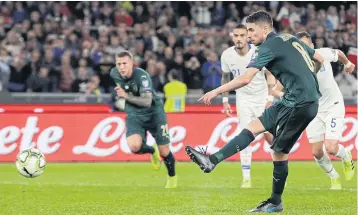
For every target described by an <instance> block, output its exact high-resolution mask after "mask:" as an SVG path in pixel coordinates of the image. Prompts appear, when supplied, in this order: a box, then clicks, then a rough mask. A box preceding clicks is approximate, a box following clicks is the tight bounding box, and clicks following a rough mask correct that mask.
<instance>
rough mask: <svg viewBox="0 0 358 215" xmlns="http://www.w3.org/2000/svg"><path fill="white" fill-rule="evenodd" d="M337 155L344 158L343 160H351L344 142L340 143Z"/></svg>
mask: <svg viewBox="0 0 358 215" xmlns="http://www.w3.org/2000/svg"><path fill="white" fill-rule="evenodd" d="M335 156H336V157H337V158H340V159H342V161H347V160H349V157H348V154H347V152H346V150H345V148H344V146H343V145H342V144H338V152H337V154H336V155H335Z"/></svg>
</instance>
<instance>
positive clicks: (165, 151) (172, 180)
mask: <svg viewBox="0 0 358 215" xmlns="http://www.w3.org/2000/svg"><path fill="white" fill-rule="evenodd" d="M159 152H160V156H161V157H162V158H163V160H164V164H165V166H166V167H167V170H168V177H167V183H166V185H165V188H176V187H177V181H178V177H177V175H176V173H175V158H174V156H173V154H172V152H171V151H170V149H169V144H165V145H159Z"/></svg>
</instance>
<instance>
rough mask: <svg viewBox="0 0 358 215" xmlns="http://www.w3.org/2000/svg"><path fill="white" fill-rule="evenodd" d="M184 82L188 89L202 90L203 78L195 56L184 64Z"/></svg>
mask: <svg viewBox="0 0 358 215" xmlns="http://www.w3.org/2000/svg"><path fill="white" fill-rule="evenodd" d="M184 82H185V83H187V85H188V89H195V90H197V89H202V86H203V76H202V74H201V72H200V62H199V60H198V58H196V57H195V56H194V57H191V58H190V60H189V61H186V63H185V72H184Z"/></svg>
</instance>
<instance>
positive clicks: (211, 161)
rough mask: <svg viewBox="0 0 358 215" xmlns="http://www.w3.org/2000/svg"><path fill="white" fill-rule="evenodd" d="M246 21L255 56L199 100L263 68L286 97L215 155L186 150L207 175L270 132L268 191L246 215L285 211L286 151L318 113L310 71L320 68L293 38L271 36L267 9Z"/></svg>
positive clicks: (320, 60)
mask: <svg viewBox="0 0 358 215" xmlns="http://www.w3.org/2000/svg"><path fill="white" fill-rule="evenodd" d="M246 22H247V30H248V38H249V39H250V40H251V42H252V43H253V44H254V45H260V46H259V47H258V48H257V52H258V53H257V56H256V57H255V58H254V59H253V60H252V61H251V62H250V64H249V65H248V66H247V69H246V72H245V73H244V74H243V75H241V76H238V77H236V78H235V79H234V80H232V81H230V82H229V83H227V84H225V85H222V86H221V87H219V88H217V89H215V90H212V91H210V92H208V93H206V94H205V95H204V96H203V97H202V98H200V101H203V102H204V103H205V104H210V101H211V99H213V98H214V97H216V96H217V95H219V94H222V93H225V92H228V91H230V90H233V89H237V88H241V87H243V86H245V85H247V84H249V83H250V82H251V81H252V79H253V78H254V77H255V75H256V74H257V73H258V72H259V71H260V70H261V69H262V68H263V67H266V68H267V69H268V70H269V71H271V73H272V74H273V76H275V78H276V79H278V80H279V81H280V82H281V83H282V84H283V86H284V88H285V94H284V95H283V97H282V99H281V100H280V101H279V102H276V103H274V104H273V105H272V106H270V107H269V108H268V109H266V110H265V111H264V113H263V114H262V115H261V116H260V117H259V118H258V119H255V120H253V121H251V122H250V123H249V125H248V127H247V129H243V130H242V132H241V133H240V134H239V135H237V136H236V137H234V138H233V139H232V140H230V141H229V143H228V144H226V145H225V146H224V147H223V148H222V149H220V150H219V151H218V152H216V153H214V154H212V155H206V154H203V153H201V152H199V151H197V150H195V149H193V148H191V147H190V146H186V148H185V150H186V152H187V154H188V155H189V157H190V158H191V159H192V160H193V161H194V162H195V163H197V164H198V165H199V166H200V168H201V169H202V170H203V171H204V172H206V173H209V172H211V171H212V170H213V169H214V168H215V167H216V165H217V164H218V163H220V162H221V161H223V160H225V159H226V158H228V157H230V156H232V155H234V154H236V153H237V152H239V151H241V150H243V149H245V148H246V147H247V146H248V145H249V144H250V143H251V142H252V141H253V140H254V139H255V137H256V136H257V135H259V134H261V133H262V132H265V131H269V132H270V133H271V134H273V136H274V138H273V143H272V146H271V148H272V149H273V150H274V152H273V155H272V157H273V165H274V169H273V180H272V183H273V185H272V193H271V196H270V197H269V198H268V199H267V200H265V201H263V202H261V203H260V204H259V205H258V206H257V207H256V208H254V209H252V210H250V212H280V211H282V210H283V204H282V200H281V196H282V193H283V190H284V186H285V182H286V178H287V175H288V161H287V159H288V153H289V152H290V150H291V148H292V147H293V145H294V144H295V143H296V141H297V139H298V138H299V137H300V135H301V133H302V132H303V131H304V129H305V128H306V127H307V125H308V124H309V123H310V122H311V121H312V120H313V119H314V118H315V116H316V114H317V111H318V99H319V97H320V96H321V94H320V92H319V90H318V84H317V79H316V75H315V74H314V72H317V71H318V70H319V69H320V68H321V66H322V63H323V58H322V56H321V55H319V54H318V53H316V52H315V50H314V49H312V48H310V47H309V46H307V45H306V44H304V43H302V42H301V41H300V40H298V39H297V38H296V37H294V36H292V35H290V34H282V35H277V34H275V33H274V32H273V30H272V18H271V16H270V15H269V14H268V13H267V12H265V11H258V12H255V13H253V14H251V15H250V16H248V17H247V20H246ZM312 59H313V60H314V61H315V62H316V63H313V61H312Z"/></svg>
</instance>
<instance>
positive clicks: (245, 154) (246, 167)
mask: <svg viewBox="0 0 358 215" xmlns="http://www.w3.org/2000/svg"><path fill="white" fill-rule="evenodd" d="M251 158H252V151H251V147H247V148H246V149H244V150H242V151H240V160H241V168H242V176H243V179H244V180H250V178H251V177H250V169H251Z"/></svg>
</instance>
